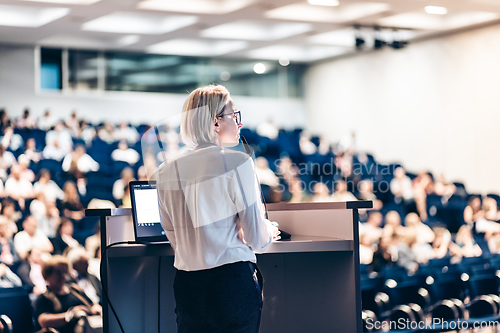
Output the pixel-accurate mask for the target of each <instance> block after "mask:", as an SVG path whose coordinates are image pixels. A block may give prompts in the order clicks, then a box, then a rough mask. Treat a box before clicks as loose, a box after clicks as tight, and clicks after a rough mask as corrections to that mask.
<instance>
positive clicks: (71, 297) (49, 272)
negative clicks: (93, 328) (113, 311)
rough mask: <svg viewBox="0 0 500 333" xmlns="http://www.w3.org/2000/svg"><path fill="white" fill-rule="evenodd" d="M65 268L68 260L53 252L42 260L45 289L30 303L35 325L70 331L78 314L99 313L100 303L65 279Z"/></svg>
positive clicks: (80, 316) (73, 327)
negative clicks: (46, 258)
mask: <svg viewBox="0 0 500 333" xmlns="http://www.w3.org/2000/svg"><path fill="white" fill-rule="evenodd" d="M68 272H69V264H68V260H67V259H66V258H64V257H62V256H53V257H52V258H50V259H49V260H47V261H45V262H44V263H43V264H42V275H43V277H44V279H45V282H46V284H47V291H46V292H45V293H43V294H41V295H40V296H38V298H37V299H36V301H35V303H34V310H35V313H34V318H35V321H36V324H37V329H41V328H54V329H57V331H58V332H60V333H73V332H75V327H76V326H77V325H79V322H80V318H82V317H86V316H87V315H101V314H102V308H101V306H100V305H99V304H95V303H93V302H92V300H91V299H89V298H88V297H87V295H85V293H84V292H83V291H82V290H80V288H79V287H78V286H77V285H76V284H68V283H66V277H67V275H68ZM81 329H82V328H81Z"/></svg>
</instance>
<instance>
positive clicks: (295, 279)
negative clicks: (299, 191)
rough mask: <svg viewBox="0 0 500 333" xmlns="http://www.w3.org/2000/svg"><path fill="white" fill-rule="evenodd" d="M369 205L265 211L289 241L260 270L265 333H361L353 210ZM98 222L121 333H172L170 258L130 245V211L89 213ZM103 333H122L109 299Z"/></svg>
mask: <svg viewBox="0 0 500 333" xmlns="http://www.w3.org/2000/svg"><path fill="white" fill-rule="evenodd" d="M371 207H372V202H371V201H353V202H336V203H297V204H289V203H278V204H268V205H267V210H268V215H269V219H270V220H272V221H276V222H278V223H279V225H280V229H281V230H283V231H286V232H288V233H290V234H292V238H291V239H290V240H287V241H278V242H274V243H273V244H272V245H271V246H270V247H269V249H268V250H267V251H266V253H264V254H259V255H257V264H258V266H259V268H260V269H261V271H262V274H263V276H264V307H263V310H262V321H261V329H260V332H262V333H267V332H269V333H271V332H287V333H292V332H297V333H299V332H300V333H303V332H315V333H320V332H325V333H326V332H328V333H331V332H341V333H355V332H357V333H361V332H362V322H361V292H360V285H359V239H358V209H364V208H371ZM86 215H87V216H99V217H100V220H101V244H106V246H107V247H108V249H107V250H106V248H105V247H104V246H103V247H102V250H101V257H102V260H103V265H102V283H103V287H104V288H106V289H107V290H108V295H109V300H110V301H111V304H112V306H113V307H114V309H115V311H116V314H117V315H118V318H119V320H120V322H121V324H122V326H123V329H124V331H125V332H126V333H128V332H133V333H138V332H145V333H150V332H158V323H159V325H160V331H161V332H176V331H177V326H176V322H175V312H174V309H175V301H174V295H173V288H172V285H173V279H174V274H175V268H174V267H173V259H174V251H173V249H172V248H171V247H170V245H169V244H153V245H144V244H117V245H112V246H110V245H111V244H114V243H117V242H127V241H133V240H134V231H133V224H132V216H131V211H130V210H129V209H91V210H87V211H86ZM103 302H104V304H103V325H104V326H103V328H104V332H112V333H115V332H120V328H119V326H118V322H117V320H116V318H115V316H114V314H113V313H112V311H111V309H110V307H109V303H108V301H107V299H104V300H103Z"/></svg>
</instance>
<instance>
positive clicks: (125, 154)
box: [94, 140, 140, 171]
mask: <svg viewBox="0 0 500 333" xmlns="http://www.w3.org/2000/svg"><path fill="white" fill-rule="evenodd" d="M111 158H112V159H113V160H115V161H122V162H127V163H128V164H130V165H134V164H136V163H137V162H138V161H139V159H140V156H139V153H138V152H137V151H135V149H132V148H129V147H128V145H127V142H126V141H125V140H122V141H120V143H118V148H117V149H115V150H113V152H112V153H111ZM94 171H96V170H94Z"/></svg>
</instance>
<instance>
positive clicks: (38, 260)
mask: <svg viewBox="0 0 500 333" xmlns="http://www.w3.org/2000/svg"><path fill="white" fill-rule="evenodd" d="M42 263H43V261H42V251H40V249H38V248H34V249H32V250H29V251H28V255H27V258H26V260H23V262H22V263H21V265H19V268H18V269H17V275H18V276H19V277H20V278H21V281H22V282H23V285H24V286H26V288H27V289H28V290H29V291H30V293H32V294H33V295H34V296H38V295H41V294H43V293H44V292H45V291H46V290H47V287H46V285H45V280H44V279H43V276H42Z"/></svg>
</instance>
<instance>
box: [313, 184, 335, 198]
mask: <svg viewBox="0 0 500 333" xmlns="http://www.w3.org/2000/svg"><path fill="white" fill-rule="evenodd" d="M313 191H314V194H313V196H312V197H311V202H333V198H332V196H331V195H330V191H329V190H328V186H326V184H325V183H322V182H318V183H316V184H314V187H313Z"/></svg>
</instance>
